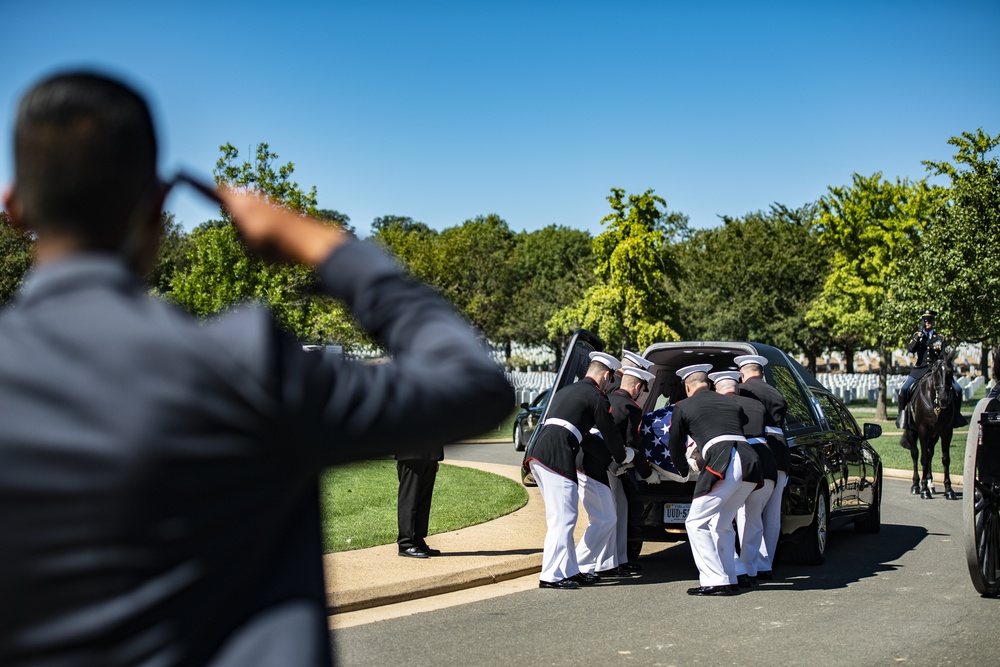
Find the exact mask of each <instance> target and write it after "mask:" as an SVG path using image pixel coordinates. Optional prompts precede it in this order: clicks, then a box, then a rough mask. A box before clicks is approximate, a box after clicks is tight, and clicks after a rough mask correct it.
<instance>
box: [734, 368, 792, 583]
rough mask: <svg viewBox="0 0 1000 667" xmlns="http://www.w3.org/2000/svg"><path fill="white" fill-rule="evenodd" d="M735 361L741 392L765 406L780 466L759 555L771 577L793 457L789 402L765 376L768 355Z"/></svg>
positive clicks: (762, 572)
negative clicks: (787, 435) (787, 424)
mask: <svg viewBox="0 0 1000 667" xmlns="http://www.w3.org/2000/svg"><path fill="white" fill-rule="evenodd" d="M733 361H734V362H735V363H736V365H737V366H739V368H740V373H741V377H742V378H743V382H742V383H740V385H739V393H740V395H741V396H747V397H750V398H753V399H756V400H758V401H760V402H761V404H762V405H763V406H764V437H765V439H766V440H767V445H768V447H770V449H771V453H772V454H773V455H774V463H775V465H776V466H777V469H778V470H777V475H776V479H775V482H774V491H773V492H772V493H771V495H770V497H769V498H768V499H767V502H766V503H765V504H764V508H763V510H762V514H761V518H762V520H763V524H764V537H763V540H762V541H761V545H760V557H759V558H758V559H757V577H758V578H760V579H771V578H773V574H772V572H773V569H774V552H775V550H776V549H777V548H778V538H779V537H780V536H781V496H782V494H783V493H784V490H785V484H786V483H787V481H788V473H789V471H791V468H792V457H791V454H790V453H789V451H788V444H787V443H786V441H785V413H786V412H787V411H788V406H787V404H786V403H785V397H784V396H782V395H781V392H780V391H778V390H777V389H775V388H774V387H772V386H771V385H769V384H768V383H767V382H766V381H765V380H764V366H766V365H767V358H766V357H763V356H761V355H758V354H745V355H741V356H738V357H736V358H734V359H733Z"/></svg>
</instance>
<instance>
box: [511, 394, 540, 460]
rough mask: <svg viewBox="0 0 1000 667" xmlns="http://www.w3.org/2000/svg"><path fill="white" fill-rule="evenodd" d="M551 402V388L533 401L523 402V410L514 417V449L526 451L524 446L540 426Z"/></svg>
mask: <svg viewBox="0 0 1000 667" xmlns="http://www.w3.org/2000/svg"><path fill="white" fill-rule="evenodd" d="M548 403H549V390H548V389H546V390H544V391H542V393H540V394H538V396H535V398H534V400H532V401H531V403H521V411H520V412H519V413H517V416H516V417H514V449H515V450H516V451H519V452H523V451H524V447H525V446H526V445H527V444H528V441H529V440H531V435H532V434H533V433H534V432H535V429H536V428H537V427H538V422H539V421H540V420H541V417H542V413H543V412H544V411H545V406H546V405H548Z"/></svg>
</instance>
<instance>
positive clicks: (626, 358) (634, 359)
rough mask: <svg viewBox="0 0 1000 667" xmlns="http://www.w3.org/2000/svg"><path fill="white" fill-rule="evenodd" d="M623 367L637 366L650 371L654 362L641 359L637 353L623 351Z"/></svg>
mask: <svg viewBox="0 0 1000 667" xmlns="http://www.w3.org/2000/svg"><path fill="white" fill-rule="evenodd" d="M622 365H623V366H626V365H627V366H635V367H636V368H642V369H645V370H649V367H650V366H652V365H653V362H652V361H650V360H649V359H644V358H642V357H640V356H639V355H638V354H636V353H635V352H631V351H629V350H622Z"/></svg>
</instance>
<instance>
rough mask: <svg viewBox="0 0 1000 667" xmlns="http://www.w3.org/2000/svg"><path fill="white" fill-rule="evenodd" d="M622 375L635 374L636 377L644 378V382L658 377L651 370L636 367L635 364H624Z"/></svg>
mask: <svg viewBox="0 0 1000 667" xmlns="http://www.w3.org/2000/svg"><path fill="white" fill-rule="evenodd" d="M622 375H634V376H635V377H637V378H639V379H640V380H643V381H644V382H649V381H650V380H652V379H653V378H655V377H656V376H655V375H653V374H652V373H650V372H649V371H645V370H643V369H641V368H636V367H634V366H623V367H622Z"/></svg>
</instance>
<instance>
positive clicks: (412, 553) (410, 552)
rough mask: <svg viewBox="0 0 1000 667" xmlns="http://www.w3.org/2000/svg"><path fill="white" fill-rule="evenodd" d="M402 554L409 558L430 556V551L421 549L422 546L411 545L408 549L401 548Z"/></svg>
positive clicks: (400, 552)
mask: <svg viewBox="0 0 1000 667" xmlns="http://www.w3.org/2000/svg"><path fill="white" fill-rule="evenodd" d="M399 555H400V556H406V557H407V558H428V557H429V556H430V554H429V553H427V552H426V551H424V550H423V549H421V548H420V547H409V548H408V549H400V550H399Z"/></svg>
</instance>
